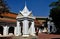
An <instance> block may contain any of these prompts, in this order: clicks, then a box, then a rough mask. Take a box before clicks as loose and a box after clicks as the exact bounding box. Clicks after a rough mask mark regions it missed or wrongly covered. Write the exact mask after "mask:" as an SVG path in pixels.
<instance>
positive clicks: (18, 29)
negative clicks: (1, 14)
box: [16, 21, 21, 36]
mask: <svg viewBox="0 0 60 39" xmlns="http://www.w3.org/2000/svg"><path fill="white" fill-rule="evenodd" d="M16 31H17V33H16V34H17V36H19V35H21V26H20V22H19V21H17V28H16Z"/></svg>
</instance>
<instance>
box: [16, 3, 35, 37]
mask: <svg viewBox="0 0 60 39" xmlns="http://www.w3.org/2000/svg"><path fill="white" fill-rule="evenodd" d="M16 19H17V23H18V22H22V23H23V30H22V32H23V35H22V36H23V37H27V36H29V34H30V35H32V36H35V34H34V33H35V27H34V19H35V17H33V15H32V12H31V11H29V10H28V8H27V6H26V3H25V7H24V9H23V10H22V11H20V13H19V14H18V16H17V17H16ZM29 21H31V26H30V28H29ZM17 26H18V29H19V27H20V24H19V25H18V24H17ZM18 31H20V32H21V29H20V30H18Z"/></svg>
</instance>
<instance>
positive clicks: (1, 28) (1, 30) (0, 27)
mask: <svg viewBox="0 0 60 39" xmlns="http://www.w3.org/2000/svg"><path fill="white" fill-rule="evenodd" d="M0 34H1V35H3V26H0Z"/></svg>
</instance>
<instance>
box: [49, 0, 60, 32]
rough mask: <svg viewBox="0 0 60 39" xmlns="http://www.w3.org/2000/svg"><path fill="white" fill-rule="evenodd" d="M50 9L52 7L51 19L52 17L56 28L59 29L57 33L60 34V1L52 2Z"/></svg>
mask: <svg viewBox="0 0 60 39" xmlns="http://www.w3.org/2000/svg"><path fill="white" fill-rule="evenodd" d="M49 7H51V8H52V9H50V15H49V17H52V19H53V22H54V23H55V26H56V28H57V31H58V32H59V33H60V31H59V30H60V19H59V18H60V0H58V1H57V2H52V3H51V4H50V5H49Z"/></svg>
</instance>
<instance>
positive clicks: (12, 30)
mask: <svg viewBox="0 0 60 39" xmlns="http://www.w3.org/2000/svg"><path fill="white" fill-rule="evenodd" d="M8 33H12V34H14V27H12V26H11V27H9V31H8Z"/></svg>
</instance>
